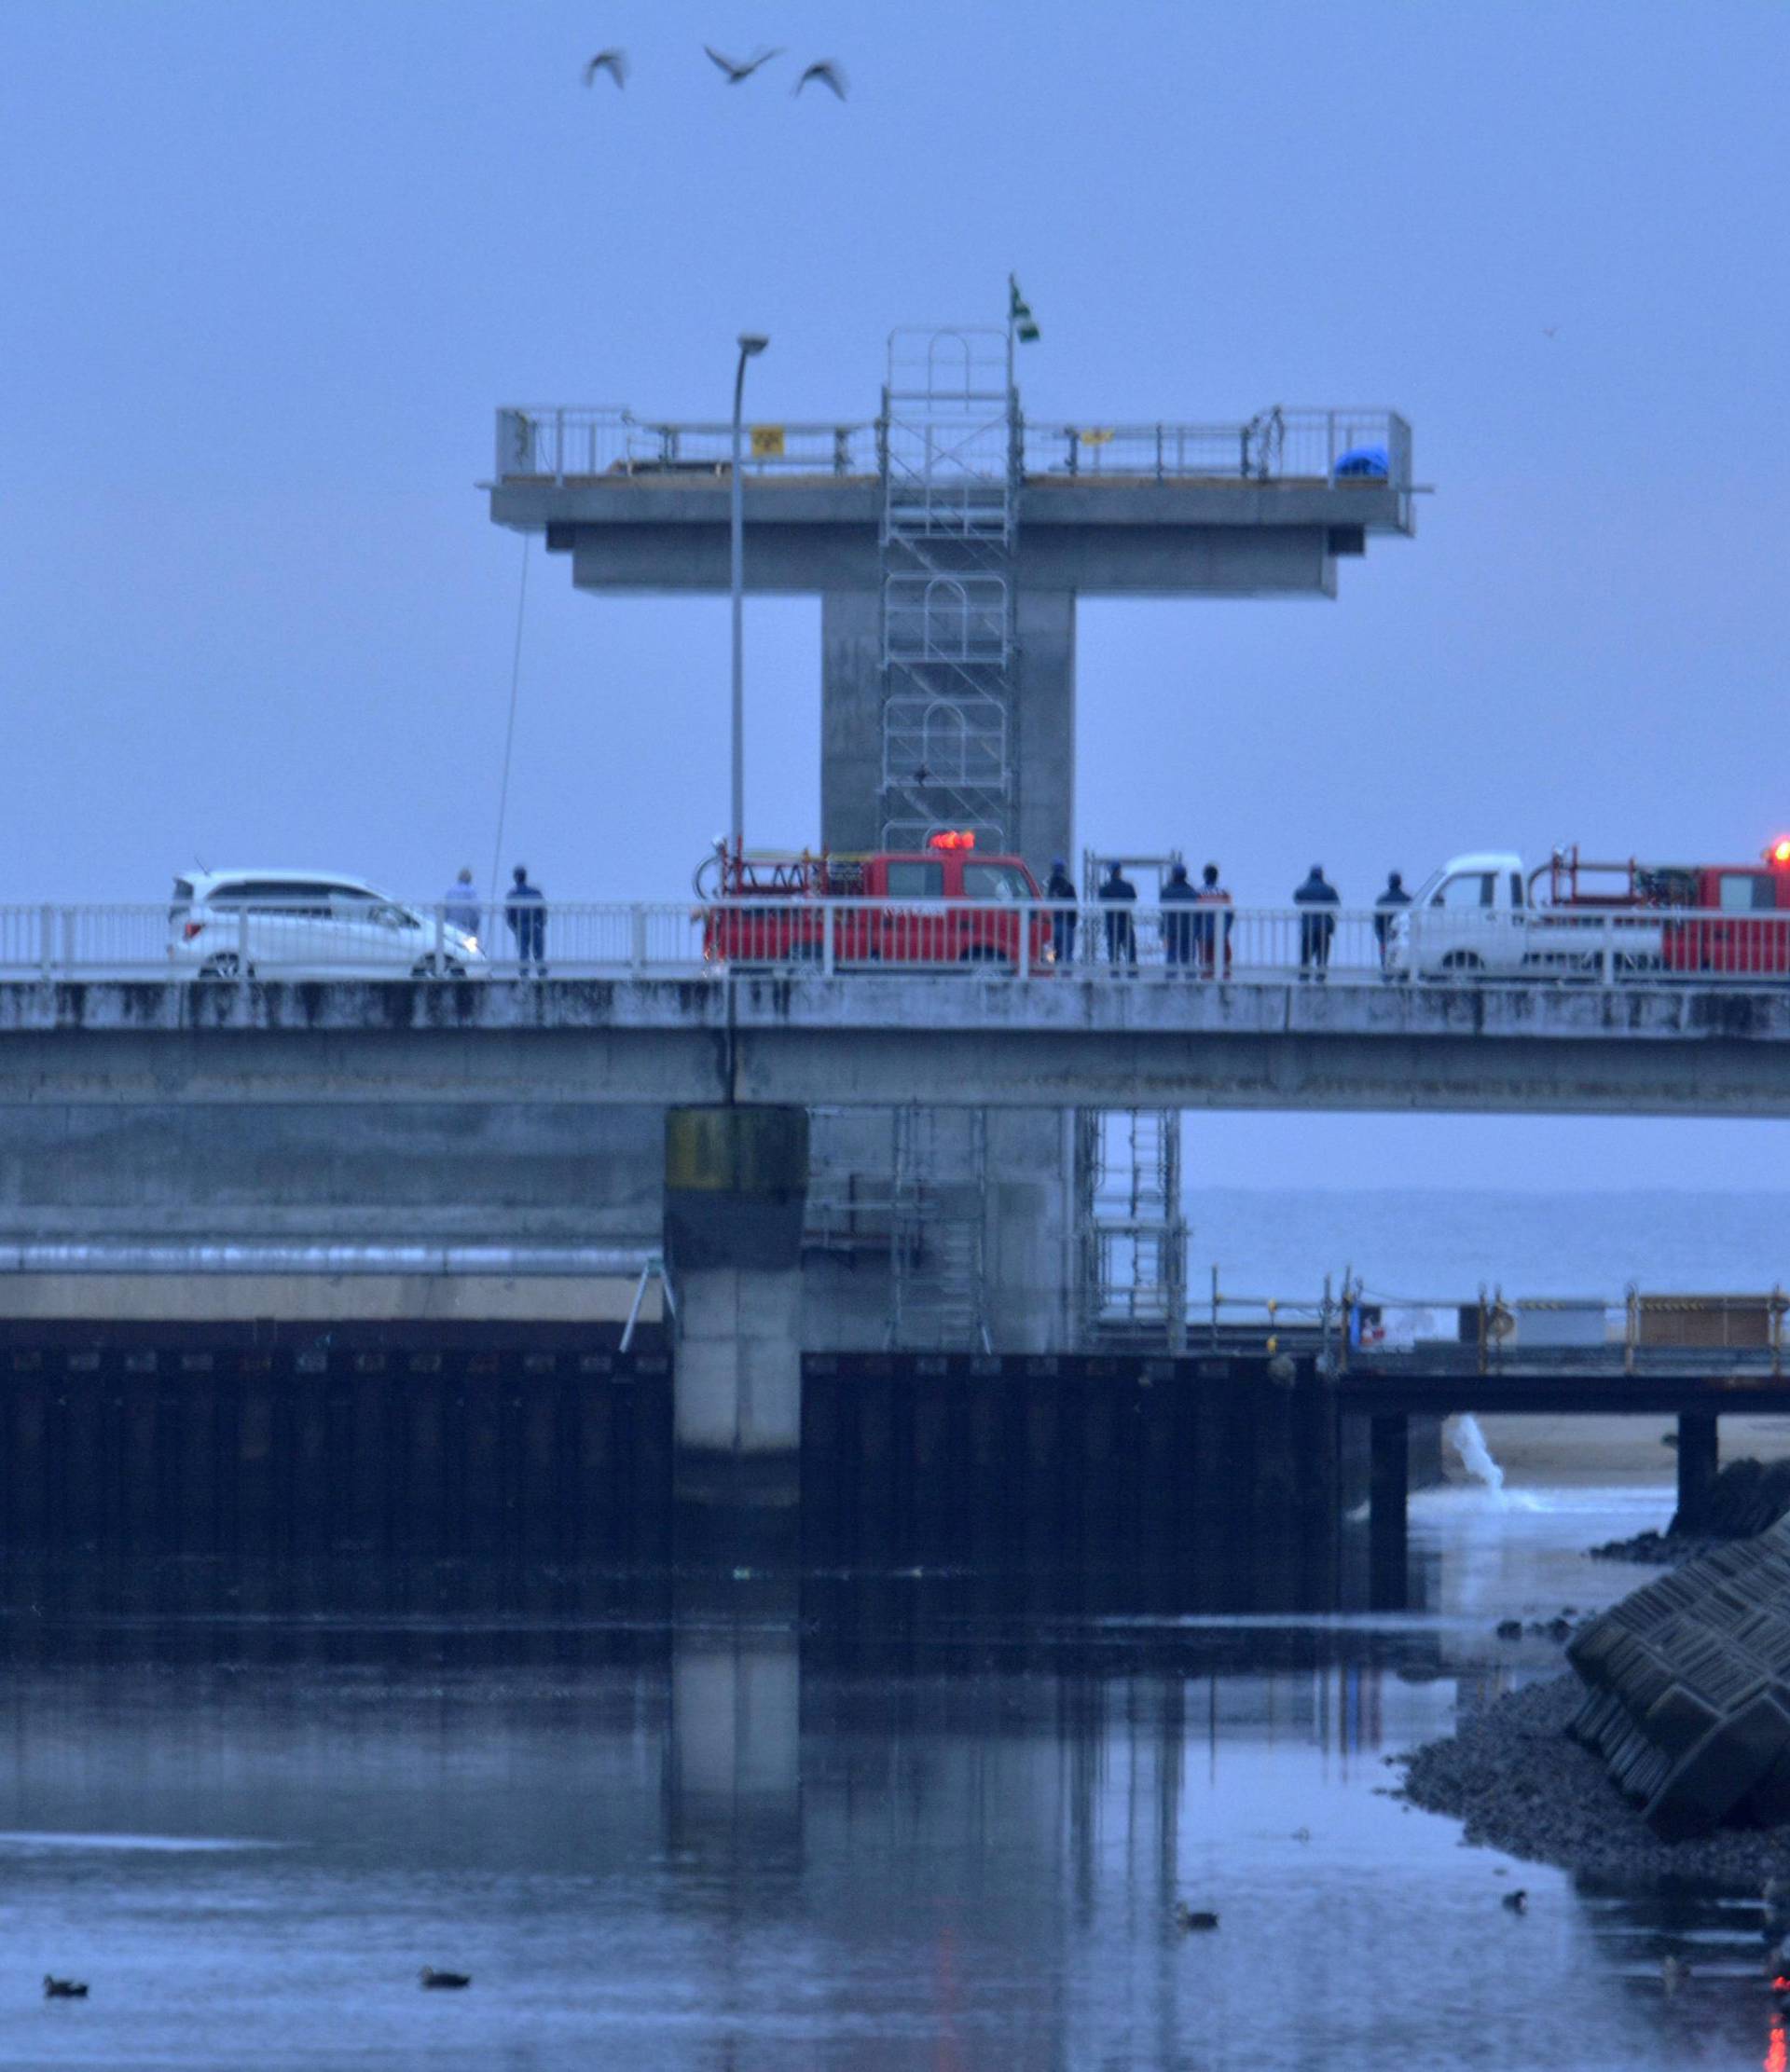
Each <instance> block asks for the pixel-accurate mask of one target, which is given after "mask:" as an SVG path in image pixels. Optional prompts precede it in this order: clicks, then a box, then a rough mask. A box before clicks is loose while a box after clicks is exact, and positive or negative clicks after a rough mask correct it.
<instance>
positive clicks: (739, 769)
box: [729, 331, 771, 859]
mask: <svg viewBox="0 0 1790 2072" xmlns="http://www.w3.org/2000/svg"><path fill="white" fill-rule="evenodd" d="M770 342H771V341H770V340H769V339H768V338H766V337H762V336H759V334H758V333H756V332H752V331H742V332H741V333H740V335H739V365H738V367H737V370H736V372H735V375H734V469H733V474H734V483H733V487H734V499H733V522H732V526H731V528H730V529H731V535H732V537H731V545H732V548H733V566H732V580H731V583H730V585H729V587H730V588H731V590H732V593H733V602H734V729H733V733H734V795H733V815H732V819H731V822H730V827H731V837H732V841H731V845H732V848H733V852H734V856H735V858H736V859H737V858H739V856H740V855H741V853H742V851H743V849H744V846H745V841H746V663H745V642H744V625H745V617H746V572H745V571H746V518H745V497H744V495H743V489H744V485H743V483H742V481H741V479H740V472H741V462H742V460H743V459H744V456H743V455H742V453H741V451H740V429H741V428H740V421H739V419H740V408H741V405H742V404H743V403H744V401H745V396H746V363H747V361H748V360H750V359H751V358H752V356H753V355H754V354H755V353H760V352H763V351H764V348H765V347H766V346H767V345H769V344H770Z"/></svg>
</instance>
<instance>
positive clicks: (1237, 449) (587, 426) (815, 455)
mask: <svg viewBox="0 0 1790 2072" xmlns="http://www.w3.org/2000/svg"><path fill="white" fill-rule="evenodd" d="M883 432H884V428H883V427H882V426H881V425H880V424H877V423H864V422H860V423H856V424H822V423H805V424H797V423H788V424H760V425H753V426H751V427H750V428H749V430H748V435H747V439H746V443H745V446H744V449H743V451H742V455H741V465H742V468H743V471H744V472H745V473H749V474H750V475H753V476H755V477H759V478H763V479H764V480H766V481H776V480H778V478H786V479H787V478H792V477H797V476H801V477H808V478H811V477H813V476H816V475H858V476H872V475H875V474H876V473H878V472H879V471H880V468H881V465H882V439H883ZM1018 439H1019V445H1020V448H1021V451H1020V456H1019V460H1020V468H1021V472H1022V473H1023V474H1025V475H1026V477H1027V478H1030V479H1043V480H1045V481H1051V480H1059V479H1060V480H1065V481H1067V480H1074V481H1077V482H1095V483H1097V482H1099V481H1101V480H1102V479H1108V480H1112V481H1115V482H1134V483H1135V482H1137V481H1140V480H1142V481H1150V482H1236V483H1245V484H1247V483H1264V484H1266V483H1287V484H1295V485H1297V484H1306V485H1309V484H1312V483H1331V482H1334V483H1337V484H1340V485H1344V486H1359V487H1365V488H1381V489H1384V488H1388V487H1390V488H1393V489H1397V490H1400V491H1407V490H1409V489H1410V488H1411V427H1410V425H1409V424H1408V423H1407V422H1406V421H1405V419H1403V418H1401V417H1400V416H1399V415H1398V412H1397V411H1396V410H1385V409H1380V408H1364V409H1329V408H1316V407H1304V406H1300V407H1293V406H1280V405H1276V406H1275V407H1274V408H1273V409H1269V410H1261V411H1259V412H1258V413H1257V414H1256V416H1255V417H1253V418H1251V419H1248V420H1247V421H1246V423H1242V424H1104V425H1103V424H1097V423H1083V424H1073V425H1067V424H1030V423H1026V422H1024V421H1023V420H1022V422H1021V424H1020V427H1019V431H1018ZM496 465H497V478H498V480H499V481H500V482H515V481H532V482H540V481H548V482H565V481H568V480H571V481H589V480H591V479H593V478H594V477H597V476H599V475H600V476H619V477H622V478H625V479H626V478H627V477H633V476H638V477H640V478H643V479H652V480H664V479H667V478H670V479H676V478H678V477H680V476H695V477H701V476H704V475H725V474H727V473H730V472H731V470H732V467H733V428H732V426H731V425H730V424H726V423H688V424H668V423H655V422H654V421H653V420H652V419H645V418H637V417H636V416H635V415H634V413H633V412H632V411H631V410H623V409H617V408H613V407H608V406H599V405H582V406H577V407H571V406H565V405H543V406H541V407H538V408H531V409H516V408H506V409H503V410H500V411H499V412H498V413H497V455H496Z"/></svg>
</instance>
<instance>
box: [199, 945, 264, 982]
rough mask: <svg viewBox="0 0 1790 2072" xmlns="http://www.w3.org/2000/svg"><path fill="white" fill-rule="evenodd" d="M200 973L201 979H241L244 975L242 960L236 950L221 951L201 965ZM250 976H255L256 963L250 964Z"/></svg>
mask: <svg viewBox="0 0 1790 2072" xmlns="http://www.w3.org/2000/svg"><path fill="white" fill-rule="evenodd" d="M199 975H200V978H201V979H240V978H241V976H242V960H241V957H239V956H238V955H237V954H236V952H235V951H234V950H224V951H220V952H219V954H217V955H216V956H214V957H213V958H212V959H211V961H210V962H209V963H207V964H201V965H200V967H199ZM248 976H249V977H250V978H254V976H255V967H254V965H250V967H249V969H248Z"/></svg>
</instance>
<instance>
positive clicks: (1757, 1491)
mask: <svg viewBox="0 0 1790 2072" xmlns="http://www.w3.org/2000/svg"><path fill="white" fill-rule="evenodd" d="M1786 1511H1790V1460H1783V1461H1755V1460H1751V1459H1747V1460H1741V1461H1729V1462H1728V1465H1727V1467H1725V1468H1724V1469H1723V1470H1722V1472H1721V1473H1720V1474H1719V1475H1717V1476H1716V1477H1715V1487H1714V1489H1712V1490H1711V1491H1710V1493H1709V1505H1708V1509H1707V1512H1706V1514H1705V1516H1704V1517H1703V1520H1702V1523H1701V1527H1700V1529H1699V1530H1697V1531H1696V1532H1685V1531H1682V1530H1680V1528H1679V1523H1678V1516H1677V1514H1676V1513H1674V1514H1673V1519H1672V1523H1671V1524H1670V1525H1669V1526H1667V1528H1666V1530H1664V1531H1663V1532H1652V1531H1648V1532H1637V1533H1635V1534H1634V1536H1633V1537H1632V1539H1627V1540H1610V1541H1608V1542H1606V1543H1605V1544H1604V1545H1603V1546H1601V1547H1592V1548H1591V1549H1590V1553H1591V1556H1592V1557H1593V1559H1595V1560H1600V1561H1641V1562H1645V1563H1647V1564H1649V1565H1650V1566H1652V1567H1655V1568H1665V1567H1669V1566H1670V1565H1671V1564H1672V1563H1673V1562H1676V1561H1685V1560H1688V1559H1689V1558H1690V1557H1691V1556H1692V1555H1696V1554H1702V1553H1705V1552H1707V1550H1708V1549H1709V1548H1710V1547H1712V1546H1714V1545H1716V1544H1719V1543H1720V1542H1722V1541H1724V1540H1751V1539H1753V1538H1755V1537H1756V1535H1757V1534H1759V1533H1761V1532H1764V1531H1767V1530H1769V1529H1770V1528H1771V1527H1772V1526H1774V1525H1775V1524H1776V1523H1777V1522H1778V1520H1779V1519H1780V1518H1781V1517H1783V1515H1784V1513H1785V1512H1786Z"/></svg>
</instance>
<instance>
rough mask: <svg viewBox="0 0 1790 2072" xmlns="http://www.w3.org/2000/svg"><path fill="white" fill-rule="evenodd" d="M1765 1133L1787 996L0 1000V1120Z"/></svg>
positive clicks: (857, 980) (608, 987)
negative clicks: (652, 1110)
mask: <svg viewBox="0 0 1790 2072" xmlns="http://www.w3.org/2000/svg"><path fill="white" fill-rule="evenodd" d="M289 1102H291V1103H305V1104H309V1105H351V1104H366V1103H369V1102H380V1103H406V1104H418V1103H426V1104H429V1105H435V1106H446V1107H453V1106H457V1105H467V1104H479V1105H490V1104H502V1105H509V1106H522V1107H527V1106H530V1105H554V1104H558V1105H611V1106H631V1107H655V1106H660V1105H694V1104H706V1103H716V1102H723V1103H726V1102H734V1103H740V1104H751V1105H792V1106H806V1107H816V1106H830V1107H853V1106H860V1107H880V1108H887V1107H889V1106H891V1105H898V1104H902V1103H908V1102H916V1103H923V1104H928V1105H936V1106H976V1107H990V1108H1002V1107H1012V1108H1022V1107H1024V1108H1038V1107H1041V1106H1059V1107H1071V1106H1098V1107H1132V1106H1136V1107H1154V1108H1264V1109H1268V1108H1278V1109H1293V1108H1307V1109H1356V1110H1378V1111H1395V1110H1436V1111H1442V1110H1453V1111H1476V1112H1485V1113H1498V1112H1506V1113H1519V1112H1522V1113H1530V1114H1596V1113H1611V1114H1618V1113H1619V1114H1653V1115H1699V1116H1736V1117H1738V1116H1760V1117H1763V1116H1783V1115H1790V991H1786V990H1785V989H1784V988H1783V987H1782V986H1777V985H1761V986H1758V987H1753V986H1744V985H1737V984H1735V983H1733V982H1732V981H1729V982H1727V983H1724V984H1721V985H1718V986H1703V985H1700V984H1697V983H1694V982H1682V983H1660V984H1640V983H1632V984H1627V985H1623V986H1620V987H1611V988H1600V987H1590V986H1586V987H1579V986H1573V985H1563V984H1560V983H1544V984H1509V985H1505V984H1498V983H1495V982H1484V981H1481V982H1473V983H1463V984H1458V985H1457V984H1437V985H1418V986H1388V985H1383V984H1380V983H1377V982H1369V983H1365V984H1363V983H1346V982H1342V981H1337V980H1333V981H1332V982H1331V983H1329V984H1328V985H1319V984H1309V985H1301V984H1299V983H1297V982H1291V981H1289V982H1285V983H1255V984H1248V985H1232V984H1227V983H1200V982H1195V981H1183V982H1181V983H1178V984H1163V983H1157V984H1141V983H1140V984H1136V985H1130V984H1124V983H1120V982H1111V981H1108V982H1105V983H1100V984H1083V983H1081V982H1079V981H1075V980H1071V979H1064V978H1054V977H1053V978H1039V979H1036V980H1013V979H1011V978H1001V979H984V978H981V977H977V976H971V975H958V974H956V973H947V974H933V973H912V974H909V973H903V974H900V975H896V974H888V975H869V974H854V975H850V976H836V977H831V978H829V977H826V976H824V975H818V974H817V975H814V976H778V977H763V978H742V977H734V978H726V979H723V978H719V977H707V978H694V977H693V978H668V979H666V978H653V977H645V978H616V979H602V980H596V979H564V980H561V979H553V980H549V981H533V982H530V983H513V982H505V981H476V982H475V981H465V982H415V981H389V982H340V983H321V982H320V983H303V982H293V983H279V982H271V981H269V982H260V981H257V982H255V983H251V984H248V985H239V984H236V983H228V982H206V983H192V982H187V983H177V982H172V981H140V982H133V981H90V982H84V983H81V982H53V983H50V984H48V985H45V984H32V983H18V984H9V985H4V986H0V1103H7V1104H26V1105H34V1106H37V1105H52V1104H57V1103H65V1104H97V1105H129V1104H134V1103H156V1104H168V1103H174V1104H177V1105H232V1104H269V1103H270V1104H281V1103H289Z"/></svg>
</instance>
